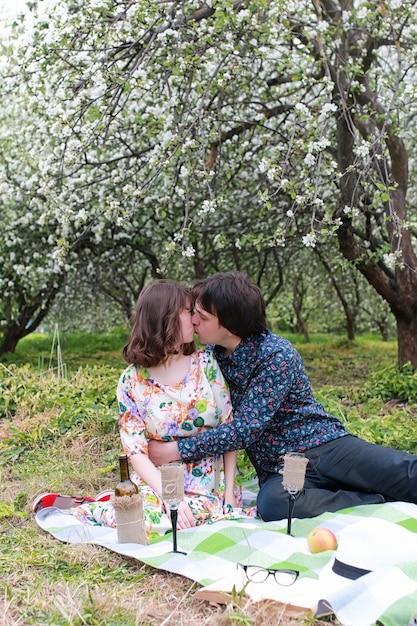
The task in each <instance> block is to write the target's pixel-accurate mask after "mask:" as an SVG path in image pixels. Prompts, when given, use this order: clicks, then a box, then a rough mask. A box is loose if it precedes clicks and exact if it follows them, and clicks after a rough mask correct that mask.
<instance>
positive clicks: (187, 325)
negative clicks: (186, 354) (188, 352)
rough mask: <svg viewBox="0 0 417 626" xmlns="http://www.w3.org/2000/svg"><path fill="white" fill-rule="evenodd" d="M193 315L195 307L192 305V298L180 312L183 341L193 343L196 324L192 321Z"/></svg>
mask: <svg viewBox="0 0 417 626" xmlns="http://www.w3.org/2000/svg"><path fill="white" fill-rule="evenodd" d="M192 315H193V308H192V306H191V300H188V301H187V303H186V308H184V309H182V311H181V312H180V326H181V336H182V341H181V343H191V342H192V341H193V340H194V325H193V323H192V322H191V317H192Z"/></svg>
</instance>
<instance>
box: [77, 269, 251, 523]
mask: <svg viewBox="0 0 417 626" xmlns="http://www.w3.org/2000/svg"><path fill="white" fill-rule="evenodd" d="M192 304H193V303H192V301H191V297H190V293H189V290H188V288H186V287H184V286H182V285H179V284H178V283H175V282H173V281H166V280H159V281H157V282H155V283H153V284H151V285H149V286H147V287H145V289H143V290H142V292H141V294H140V295H139V298H138V301H137V305H136V309H135V312H134V314H133V318H132V329H131V334H130V338H129V340H128V342H127V344H126V346H125V347H124V350H123V356H124V358H125V360H126V361H127V362H128V363H129V365H128V367H127V368H126V369H125V371H124V372H123V373H122V375H121V377H120V380H119V384H118V387H117V398H118V403H119V429H120V436H121V440H122V445H123V448H124V452H125V454H126V455H127V456H128V457H129V460H130V463H131V465H132V468H133V470H134V472H133V474H132V476H131V478H132V480H133V481H134V482H136V483H137V485H138V486H139V489H140V491H141V492H142V494H143V495H144V519H145V527H146V530H147V531H148V532H149V531H157V532H165V531H166V530H167V529H169V528H170V527H171V524H170V520H169V517H168V515H167V513H166V507H164V503H163V502H162V499H161V492H162V489H161V473H160V471H159V469H158V468H157V467H155V465H154V464H153V463H152V462H151V460H150V458H149V456H148V441H149V440H150V439H158V440H164V441H171V440H175V439H177V438H178V437H187V436H193V435H196V434H198V433H200V432H202V431H203V430H205V429H208V428H214V427H216V426H217V425H218V424H222V423H224V422H229V421H230V420H231V419H232V406H231V401H230V396H229V391H228V388H227V385H226V383H225V381H224V378H223V375H222V373H221V371H220V368H219V366H218V364H217V362H216V360H215V359H214V357H213V355H212V353H211V352H210V351H209V350H206V349H203V350H196V349H195V344H194V326H193V324H192V322H191V316H192V313H193V307H192ZM235 471H236V452H228V453H227V454H225V455H224V456H221V457H208V458H205V459H203V460H201V461H197V462H194V463H186V464H184V491H185V498H184V501H183V502H182V503H181V505H180V507H179V510H178V528H180V529H183V528H190V527H193V526H195V525H198V524H201V523H203V522H206V521H215V520H217V519H221V518H225V517H233V509H234V508H235V507H236V506H237V505H238V504H240V494H239V491H238V490H237V489H236V488H235V482H234V478H235ZM236 497H238V500H239V502H237V501H236ZM71 512H72V513H73V514H75V515H76V516H77V517H79V518H80V519H83V521H86V522H90V523H104V524H106V525H112V526H114V525H115V521H114V510H113V507H112V506H111V505H110V504H109V503H103V502H97V503H84V504H82V505H81V506H79V507H75V508H73V509H71Z"/></svg>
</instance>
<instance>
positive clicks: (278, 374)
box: [149, 352, 296, 465]
mask: <svg viewBox="0 0 417 626" xmlns="http://www.w3.org/2000/svg"><path fill="white" fill-rule="evenodd" d="M286 356H287V357H288V360H285V357H284V356H283V354H282V352H281V353H280V354H279V355H275V354H272V355H271V356H270V357H269V358H268V359H267V360H266V361H265V362H264V363H263V364H262V367H260V368H259V370H258V371H257V372H256V374H255V375H254V377H253V378H252V380H251V381H250V384H249V385H248V387H247V389H246V392H245V394H244V397H243V398H242V400H241V402H240V404H239V406H238V407H237V408H235V407H234V413H233V420H232V421H231V422H229V423H227V424H221V425H220V426H216V427H215V428H210V429H207V430H205V431H204V432H203V433H200V434H199V435H196V436H195V437H181V438H180V439H178V440H177V441H176V442H169V443H164V442H152V448H150V449H149V455H150V457H151V459H152V461H153V462H154V463H155V465H158V461H159V462H160V461H161V460H162V459H163V460H162V462H165V463H166V462H171V461H174V460H178V454H179V457H180V460H182V461H183V462H184V463H188V462H190V461H198V460H200V459H203V458H205V457H208V456H220V455H221V454H224V453H225V452H230V451H232V450H241V449H243V448H248V447H249V446H250V445H251V444H253V443H254V442H255V441H257V440H258V439H259V437H261V435H262V433H263V432H264V430H265V427H266V425H267V424H268V422H269V421H271V420H272V419H273V417H274V415H275V413H276V412H277V411H278V409H279V407H280V405H281V403H282V402H283V400H284V399H285V398H286V397H287V395H288V392H289V389H290V388H291V386H292V384H293V382H294V377H295V376H296V374H295V372H294V369H295V368H293V367H291V366H292V355H291V354H287V355H286ZM284 371H285V375H283V372H284ZM155 444H158V448H160V447H161V448H162V446H164V447H165V446H172V444H175V445H176V447H177V450H176V451H175V450H174V449H173V446H172V448H170V449H169V450H168V452H167V454H166V455H165V453H164V452H158V455H161V456H158V457H157V458H156V457H155V451H156V448H155ZM175 454H177V456H175Z"/></svg>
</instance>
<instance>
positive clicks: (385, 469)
mask: <svg viewBox="0 0 417 626" xmlns="http://www.w3.org/2000/svg"><path fill="white" fill-rule="evenodd" d="M194 295H195V312H194V314H193V318H192V321H193V323H194V326H195V331H196V333H197V335H198V338H199V340H200V341H201V342H202V343H207V344H215V347H214V354H215V356H216V358H217V360H218V362H219V364H220V367H221V370H222V372H223V374H224V377H225V378H226V380H227V382H228V383H229V386H230V391H231V397H232V404H233V415H234V418H233V421H232V422H230V423H228V424H223V425H221V426H219V427H217V428H213V429H211V430H209V431H206V432H204V433H202V434H201V435H199V436H197V437H189V438H181V439H180V440H178V441H173V442H167V443H162V442H153V443H152V448H151V450H150V455H151V458H152V460H153V461H154V462H155V464H156V465H161V464H162V463H168V462H171V461H175V460H179V459H181V460H182V461H184V462H187V461H196V460H198V459H200V458H203V457H205V456H207V455H208V454H211V455H213V454H216V455H218V454H223V453H224V452H227V451H229V450H239V449H243V448H245V449H246V451H247V453H248V456H249V458H250V460H251V462H252V463H253V465H254V467H255V469H256V472H257V475H258V479H259V485H260V490H259V494H258V499H257V508H258V513H259V515H260V516H261V517H262V519H264V520H265V521H271V520H277V519H283V518H285V517H286V516H287V513H288V493H287V492H286V491H285V489H284V488H283V485H282V479H283V477H282V473H280V472H281V470H282V468H283V456H284V455H285V454H286V453H288V452H302V453H304V454H305V456H306V457H307V458H308V465H307V470H306V478H305V486H304V489H303V490H302V491H301V492H300V493H299V494H298V496H297V500H296V516H297V517H299V518H302V517H314V516H316V515H320V514H321V513H323V512H325V511H336V510H339V509H343V508H346V507H350V506H355V505H360V504H377V503H382V502H385V501H395V500H404V501H408V502H414V503H417V457H415V456H412V455H410V454H407V453H406V452H402V451H399V450H393V449H391V448H386V447H383V446H378V445H375V444H371V443H368V442H366V441H363V440H362V439H359V438H358V437H355V436H353V435H351V434H349V433H348V432H347V431H346V430H345V428H344V427H343V425H342V424H341V422H340V421H339V420H338V419H337V418H336V417H333V416H332V415H329V414H328V413H327V412H326V411H325V410H324V408H323V407H322V406H321V405H320V404H319V403H318V402H317V401H316V399H315V398H314V395H313V393H312V390H311V385H310V381H309V379H308V377H307V374H306V372H305V368H304V364H303V362H302V359H301V357H300V355H299V353H298V352H297V351H296V349H295V348H294V346H292V344H291V343H290V342H289V341H287V340H286V339H284V338H283V337H279V336H277V335H274V334H273V333H271V332H270V331H269V330H267V328H266V322H265V303H264V300H263V297H262V294H261V292H260V290H259V288H258V287H257V286H256V285H255V284H254V283H252V282H251V281H250V280H249V278H248V277H247V276H246V275H245V274H243V273H241V272H225V273H219V274H215V275H214V276H211V277H209V278H205V279H202V280H200V281H198V282H197V283H196V285H195V287H194Z"/></svg>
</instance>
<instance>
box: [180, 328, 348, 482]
mask: <svg viewBox="0 0 417 626" xmlns="http://www.w3.org/2000/svg"><path fill="white" fill-rule="evenodd" d="M214 354H215V356H216V358H217V360H218V362H219V365H220V368H221V370H222V372H223V375H224V377H225V379H226V380H227V382H228V383H229V386H230V392H231V397H232V405H233V421H232V422H230V423H228V424H222V425H221V426H218V427H216V428H213V429H211V430H210V431H207V432H204V433H202V434H200V435H198V436H196V437H190V438H184V439H181V440H179V441H178V448H179V452H180V455H181V458H182V460H183V461H184V462H189V461H190V460H193V461H195V460H198V459H201V458H203V457H205V456H211V455H219V454H223V453H224V452H228V451H229V450H239V449H242V448H245V449H246V451H247V453H248V456H249V458H250V460H251V462H252V463H253V465H254V467H255V469H256V472H257V474H258V478H259V482H260V484H262V483H263V482H264V481H265V479H266V478H267V476H268V474H270V473H277V472H278V471H279V469H280V468H281V467H282V457H283V455H284V454H286V453H287V452H304V451H305V450H308V449H310V448H315V447H316V446H319V445H321V444H323V443H327V442H328V441H333V440H334V439H337V438H338V437H343V436H344V435H347V434H348V433H347V431H346V430H345V428H344V427H343V425H342V423H341V422H340V421H339V420H338V419H337V418H336V417H334V416H332V415H329V414H328V413H326V411H325V410H324V408H323V407H322V406H321V404H319V403H318V402H317V400H316V399H315V398H314V395H313V392H312V390H311V384H310V381H309V379H308V377H307V373H306V371H305V368H304V363H303V361H302V358H301V356H300V354H299V353H298V352H297V350H296V349H295V348H294V346H293V345H292V344H291V343H290V342H289V341H288V340H287V339H284V338H283V337H280V336H278V335H274V334H273V333H271V332H270V331H269V330H266V331H264V332H263V333H260V334H258V335H253V336H252V337H249V338H248V339H244V340H242V341H241V343H240V344H239V345H238V346H237V348H236V349H235V350H234V351H233V353H232V354H230V355H228V356H225V355H224V350H223V348H222V347H220V346H215V347H214Z"/></svg>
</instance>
